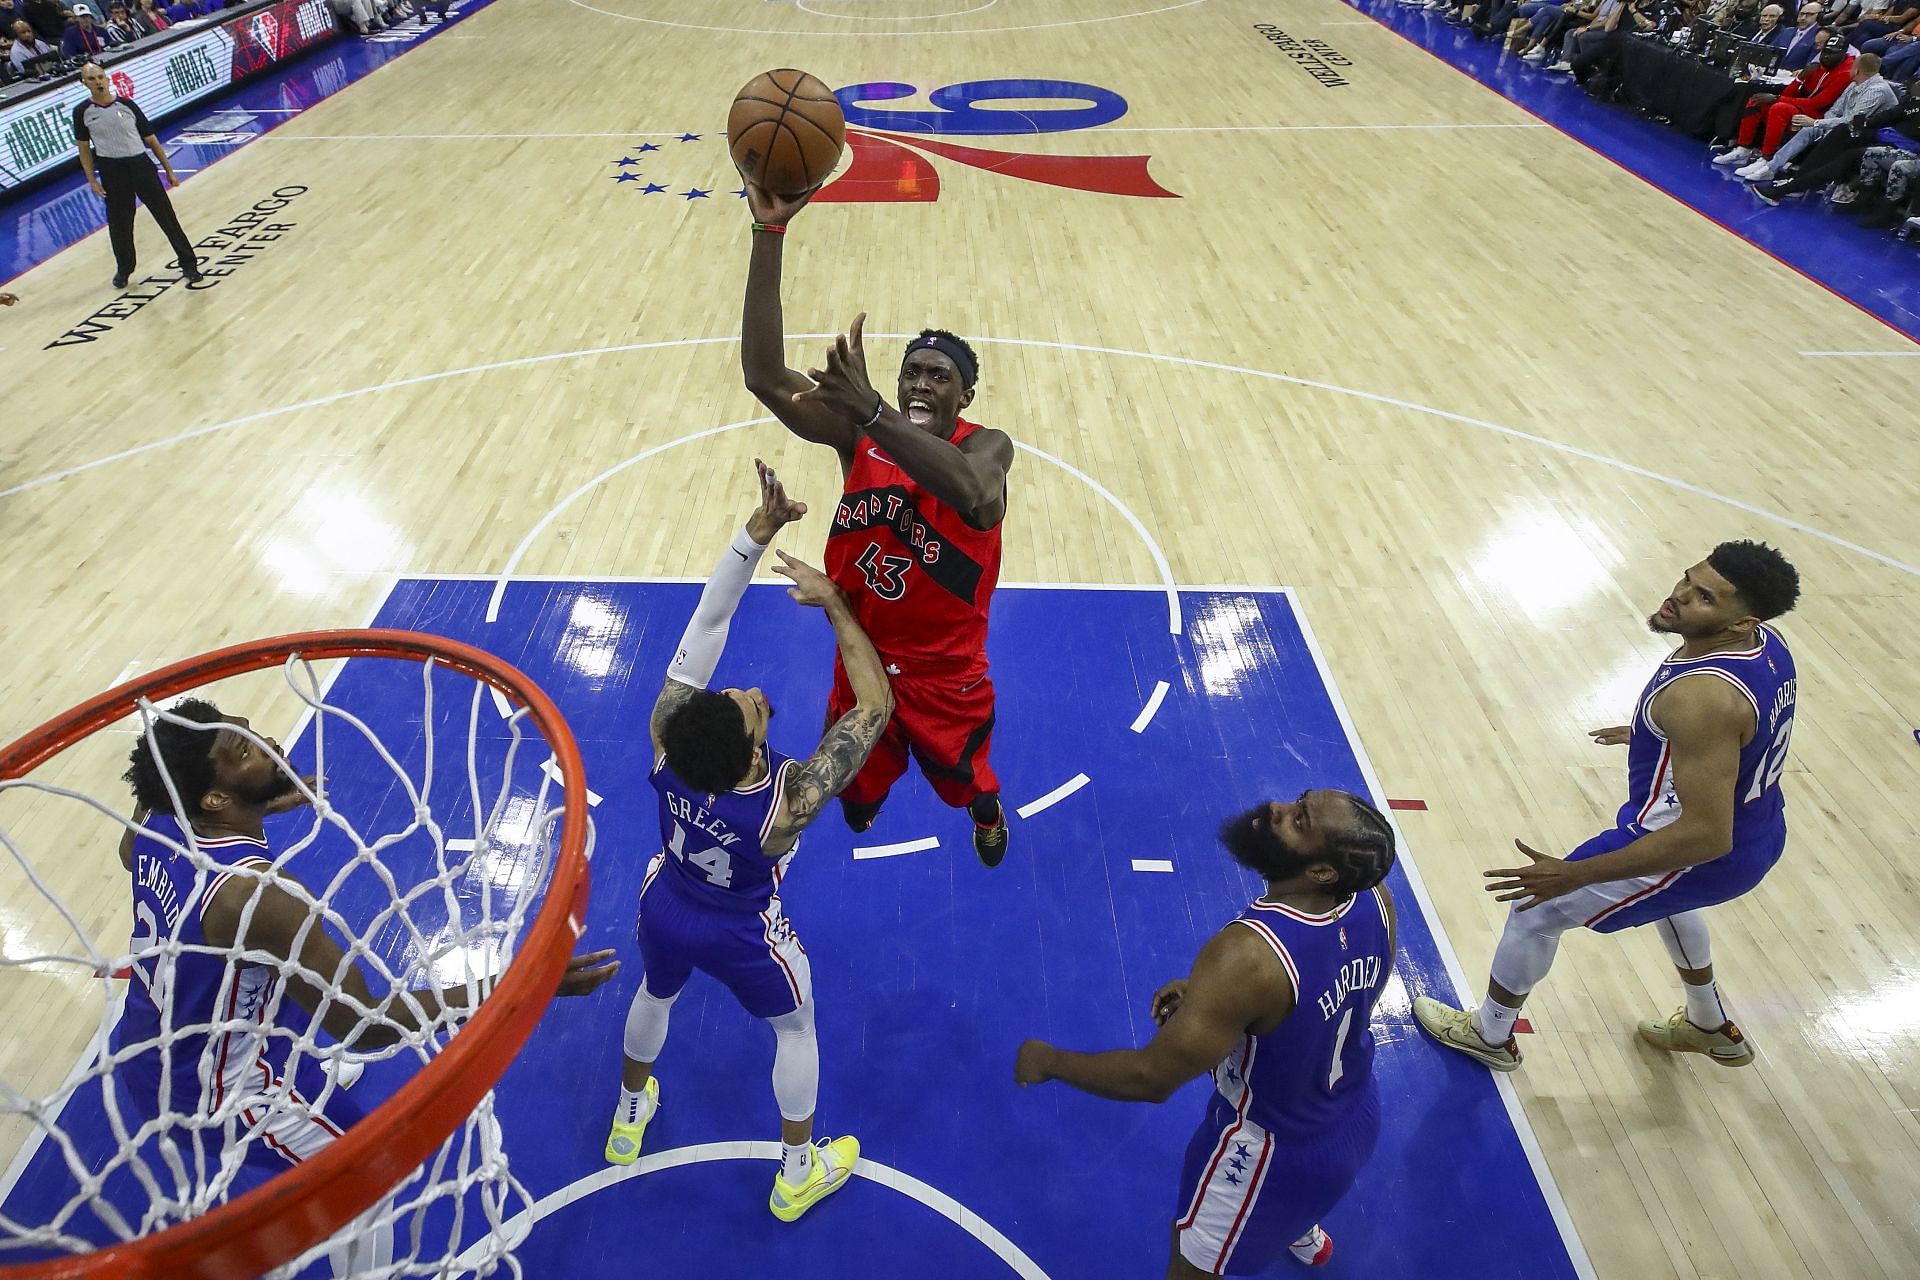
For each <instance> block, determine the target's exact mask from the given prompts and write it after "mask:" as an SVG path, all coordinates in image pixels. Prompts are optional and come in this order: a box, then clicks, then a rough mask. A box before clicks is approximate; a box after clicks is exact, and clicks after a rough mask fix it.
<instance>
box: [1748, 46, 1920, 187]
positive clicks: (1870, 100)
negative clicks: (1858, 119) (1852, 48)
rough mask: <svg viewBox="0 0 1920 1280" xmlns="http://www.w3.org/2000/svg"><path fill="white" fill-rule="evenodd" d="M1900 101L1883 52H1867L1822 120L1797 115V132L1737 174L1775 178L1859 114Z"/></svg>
mask: <svg viewBox="0 0 1920 1280" xmlns="http://www.w3.org/2000/svg"><path fill="white" fill-rule="evenodd" d="M1899 100H1900V95H1899V94H1897V93H1895V92H1894V88H1893V86H1892V85H1890V84H1888V83H1887V82H1886V80H1885V79H1884V78H1883V77H1882V76H1881V75H1880V58H1879V55H1877V54H1872V53H1863V54H1861V55H1860V56H1859V57H1857V58H1855V59H1854V60H1853V82H1852V83H1851V84H1849V85H1848V86H1847V87H1846V91H1845V92H1843V93H1842V94H1841V95H1840V96H1839V97H1838V98H1837V99H1835V100H1834V103H1833V105H1832V106H1830V107H1828V108H1827V111H1826V114H1825V115H1823V116H1821V117H1819V118H1818V119H1815V118H1814V117H1812V116H1810V115H1796V116H1794V117H1793V120H1792V125H1793V129H1794V135H1793V136H1792V137H1791V138H1788V139H1787V140H1786V142H1785V143H1784V144H1782V146H1781V147H1780V149H1779V150H1778V151H1776V152H1774V153H1773V155H1772V157H1771V158H1770V159H1769V158H1767V157H1762V158H1760V159H1758V160H1755V161H1754V162H1753V163H1752V164H1750V165H1748V166H1747V167H1746V168H1744V169H1738V170H1735V176H1736V177H1741V178H1745V179H1746V180H1747V181H1749V182H1768V181H1771V180H1772V179H1773V178H1775V177H1777V176H1778V175H1779V174H1781V173H1783V172H1784V171H1785V170H1786V168H1787V166H1789V165H1791V164H1793V163H1794V162H1795V161H1796V160H1798V159H1799V157H1800V155H1801V153H1803V152H1804V151H1806V150H1807V148H1809V147H1811V146H1812V145H1813V144H1814V143H1816V142H1818V141H1819V140H1820V139H1821V138H1822V137H1823V136H1825V135H1826V134H1827V133H1828V132H1830V131H1831V130H1834V129H1841V128H1845V127H1846V125H1847V122H1848V121H1849V120H1851V119H1853V118H1854V117H1855V116H1868V115H1876V114H1878V113H1879V112H1882V111H1885V110H1886V109H1887V108H1888V107H1890V106H1892V105H1893V104H1894V103H1896V102H1898V101H1899ZM1779 105H1780V104H1779V103H1775V104H1774V105H1773V106H1772V107H1769V108H1768V110H1769V111H1772V110H1775V109H1777V108H1778V107H1779Z"/></svg>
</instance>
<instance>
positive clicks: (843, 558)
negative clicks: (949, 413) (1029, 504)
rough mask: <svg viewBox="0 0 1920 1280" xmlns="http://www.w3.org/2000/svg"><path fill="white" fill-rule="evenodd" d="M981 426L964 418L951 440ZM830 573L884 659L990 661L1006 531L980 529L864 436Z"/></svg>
mask: <svg viewBox="0 0 1920 1280" xmlns="http://www.w3.org/2000/svg"><path fill="white" fill-rule="evenodd" d="M978 430H980V426H979V424H978V423H973V422H968V421H967V420H966V419H965V418H961V419H960V420H959V425H958V426H957V427H955V429H954V432H953V435H952V437H951V441H950V442H951V443H953V444H956V445H957V444H959V443H960V442H961V441H962V440H965V439H966V438H967V437H968V436H970V435H972V434H973V433H974V432H976V431H978ZM827 576H828V577H829V578H832V579H833V581H834V584H835V585H836V586H838V587H839V588H840V589H841V590H842V591H844V592H846V593H847V598H848V599H849V600H851V601H852V602H853V611H854V616H855V617H857V618H859V619H860V625H861V627H862V628H863V629H865V631H866V633H867V635H868V636H869V637H870V638H871V639H872V640H873V647H874V648H875V649H877V650H879V651H880V654H881V656H882V657H885V658H904V659H907V660H909V661H915V662H930V661H932V662H958V661H963V660H968V659H972V660H976V661H981V662H984V661H985V658H986V651H987V603H988V601H989V600H990V599H991V598H992V597H993V588H994V585H995V584H996V583H998V582H999V581H1000V529H999V526H997V525H996V526H995V527H993V528H991V529H975V528H973V527H972V526H971V525H969V524H968V523H967V522H966V521H965V520H962V519H961V518H960V513H959V512H957V511H955V510H954V509H953V508H952V507H950V506H948V505H947V504H946V503H944V502H942V501H940V500H939V499H938V498H936V497H934V496H933V495H932V494H931V493H928V492H927V491H926V490H925V489H924V488H922V487H921V486H920V485H919V483H918V482H916V481H915V480H914V479H913V478H912V477H910V476H908V475H907V473H906V472H905V471H903V470H901V469H900V466H899V464H898V463H896V462H894V460H893V459H892V458H890V457H888V456H887V453H886V450H884V449H882V448H880V446H878V445H876V444H875V443H874V442H873V441H872V440H871V439H868V438H867V437H865V436H862V437H861V438H860V440H859V442H858V443H857V445H856V446H855V452H854V457H853V466H852V467H851V468H850V469H849V470H848V472H847V485H846V489H845V491H844V492H842V494H841V495H840V509H839V510H838V511H836V512H834V514H833V528H832V529H830V530H829V531H828V533H827Z"/></svg>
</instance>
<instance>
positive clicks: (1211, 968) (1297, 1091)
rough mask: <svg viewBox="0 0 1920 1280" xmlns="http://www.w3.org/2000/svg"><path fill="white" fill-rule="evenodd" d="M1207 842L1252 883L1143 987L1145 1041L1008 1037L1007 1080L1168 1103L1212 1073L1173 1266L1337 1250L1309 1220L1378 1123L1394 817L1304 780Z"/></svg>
mask: <svg viewBox="0 0 1920 1280" xmlns="http://www.w3.org/2000/svg"><path fill="white" fill-rule="evenodd" d="M1220 842H1221V843H1222V844H1224V845H1226V847H1227V852H1229V853H1230V854H1232V855H1233V857H1234V860H1235V861H1236V862H1238V863H1240V865H1242V866H1244V867H1246V868H1247V869H1248V870H1250V871H1253V872H1256V873H1258V874H1259V875H1260V876H1261V878H1262V879H1264V880H1265V881H1266V886H1267V887H1266V892H1265V893H1263V894H1262V895H1261V896H1260V897H1259V898H1256V899H1255V900H1254V901H1253V903H1252V904H1251V905H1249V906H1248V907H1247V909H1246V910H1244V911H1242V912H1241V913H1240V914H1239V915H1238V916H1236V917H1235V918H1234V919H1233V920H1232V921H1231V922H1229V923H1228V925H1227V926H1226V927H1225V928H1224V929H1221V930H1220V932H1218V933H1216V934H1215V935H1214V936H1213V937H1212V938H1211V939H1210V940H1209V941H1208V942H1207V945H1206V946H1204V947H1202V948H1201V949H1200V955H1199V958H1198V959H1197V960H1195V961H1194V965H1193V973H1192V975H1191V976H1190V977H1187V978H1184V979H1181V980H1178V981H1174V982H1170V983H1168V984H1167V985H1166V986H1164V987H1162V988H1160V990H1158V991H1156V992H1154V995H1153V1010H1152V1011H1153V1017H1154V1021H1156V1022H1158V1023H1159V1024H1160V1030H1159V1032H1158V1033H1157V1034H1156V1035H1155V1036H1154V1037H1153V1039H1152V1041H1151V1042H1149V1043H1148V1044H1147V1046H1146V1047H1145V1048H1143V1049H1116V1050H1113V1051H1111V1052H1109V1053H1070V1052H1068V1051H1066V1050H1063V1049H1056V1048H1054V1047H1053V1046H1052V1045H1050V1044H1047V1043H1045V1042H1044V1041H1040V1040H1029V1041H1027V1042H1026V1043H1025V1044H1023V1045H1021V1046H1020V1053H1019V1056H1018V1057H1017V1058H1016V1060H1015V1062H1014V1078H1015V1079H1016V1080H1017V1081H1018V1082H1019V1083H1021V1084H1023V1085H1026V1084H1045V1083H1046V1082H1047V1081H1049V1080H1060V1081H1063V1082H1065V1083H1067V1084H1070V1085H1072V1086H1074V1087H1075V1088H1076V1089H1084V1090H1085V1091H1086V1092H1088V1093H1092V1094H1097V1095H1099V1096H1100V1097H1103V1098H1113V1099H1115V1100H1117V1101H1120V1102H1164V1101H1166V1099H1167V1098H1169V1097H1171V1096H1172V1095H1173V1092H1174V1090H1176V1089H1178V1088H1179V1087H1180V1086H1181V1085H1183V1084H1185V1083H1186V1082H1187V1081H1189V1080H1192V1079H1193V1078H1194V1077H1196V1076H1198V1075H1201V1074H1202V1073H1204V1072H1211V1073H1212V1075H1213V1082H1214V1086H1215V1091H1214V1094H1213V1097H1212V1098H1211V1100H1210V1101H1209V1103H1208V1106H1207V1114H1206V1118H1205V1119H1204V1120H1203V1121H1202V1122H1201V1125H1200V1129H1199V1131H1198V1132H1197V1133H1195V1134H1194V1137H1193V1141H1192V1142H1191V1143H1190V1144H1189V1145H1188V1147H1187V1159H1186V1170H1185V1173H1184V1174H1183V1175H1182V1177H1181V1182H1180V1198H1179V1200H1178V1202H1177V1204H1178V1211H1179V1214H1180V1216H1179V1217H1178V1218H1177V1219H1176V1220H1175V1221H1174V1224H1173V1248H1172V1256H1171V1257H1170V1258H1169V1259H1168V1262H1167V1275H1168V1277H1169V1278H1170V1280H1178V1278H1180V1277H1187V1276H1202V1275H1246V1274H1251V1273H1253V1272H1257V1271H1262V1270H1264V1269H1265V1268H1266V1267H1268V1266H1269V1265H1271V1264H1272V1263H1273V1262H1274V1261H1276V1260H1277V1259H1278V1258H1279V1257H1280V1256H1281V1255H1282V1254H1285V1253H1291V1254H1292V1255H1293V1256H1294V1257H1295V1258H1297V1259H1299V1260H1300V1261H1301V1262H1304V1263H1306V1264H1307V1265H1309V1266H1315V1267H1317V1266H1320V1265H1322V1264H1323V1263H1325V1262H1326V1261H1327V1259H1329V1258H1331V1257H1332V1256H1333V1239H1332V1237H1330V1236H1329V1235H1327V1233H1326V1231H1325V1230H1324V1229H1323V1228H1322V1227H1321V1226H1320V1220H1321V1218H1322V1216H1323V1215H1325V1214H1326V1212H1327V1211H1328V1210H1330V1209H1332V1208H1333V1206H1334V1205H1335V1204H1337V1203H1338V1202H1339V1200H1340V1198H1341V1197H1342V1196H1344V1195H1345V1194H1346V1193H1347V1189H1348V1188H1349V1187H1351V1186H1352V1185H1353V1181H1354V1179H1355V1178H1356V1177H1357V1176H1358V1175H1359V1173H1360V1169H1361V1168H1362V1166H1364V1165H1365V1164H1366V1162H1367V1160H1368V1158H1369V1157H1371V1156H1372V1155H1373V1148H1374V1144H1375V1143H1376V1142H1377V1141H1378V1140H1379V1137H1380V1107H1379V1102H1378V1100H1377V1098H1376V1096H1375V1093H1374V1086H1373V1031H1372V1028H1371V1026H1370V1025H1369V1024H1370V1022H1371V1019H1372V1015H1373V1004H1374V1001H1375V1000H1376V999H1377V998H1378V997H1379V994H1380V990H1381V987H1382V985H1383V984H1384V983H1385V982H1386V980H1387V975H1388V974H1389V973H1391V972H1392V971H1393V947H1394V916H1393V899H1392V898H1391V897H1390V896H1389V895H1388V893H1387V887H1386V885H1385V884H1384V883H1382V882H1383V881H1384V880H1385V879H1386V877H1387V873H1388V872H1389V871H1391V870H1392V869H1393V863H1394V858H1395V844H1394V834H1393V827H1392V826H1391V825H1390V824H1389V823H1388V822H1387V819H1386V817H1385V816H1384V815H1383V814H1381V812H1380V811H1379V810H1378V809H1376V808H1374V807H1373V806H1372V805H1371V804H1368V803H1367V802H1366V801H1365V800H1362V799H1361V798H1360V797H1359V796H1356V795H1352V794H1350V793H1348V792H1345V791H1318V790H1316V791H1308V792H1306V793H1304V794H1303V795H1301V797H1300V798H1299V799H1298V800H1294V801H1291V802H1289V801H1283V800H1273V801H1269V802H1267V803H1266V804H1262V805H1256V806H1255V807H1254V808H1252V809H1249V810H1247V811H1246V812H1245V813H1242V814H1239V815H1238V816H1236V817H1233V818H1230V819H1228V820H1227V822H1226V823H1225V824H1224V825H1223V826H1222V827H1221V828H1220Z"/></svg>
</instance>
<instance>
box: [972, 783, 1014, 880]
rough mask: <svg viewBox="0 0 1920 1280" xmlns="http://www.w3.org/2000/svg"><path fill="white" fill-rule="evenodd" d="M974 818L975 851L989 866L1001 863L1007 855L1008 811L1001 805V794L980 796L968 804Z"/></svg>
mask: <svg viewBox="0 0 1920 1280" xmlns="http://www.w3.org/2000/svg"><path fill="white" fill-rule="evenodd" d="M967 813H968V816H970V817H971V818H972V819H973V851H974V852H975V853H977V854H979V855H980V861H981V862H983V863H985V864H986V865H987V866H989V867H997V866H999V865H1000V859H1002V858H1004V857H1006V856H1007V811H1006V810H1005V809H1003V808H1001V807H1000V797H999V796H980V797H978V798H976V799H975V800H974V802H973V803H972V804H970V805H968V806H967Z"/></svg>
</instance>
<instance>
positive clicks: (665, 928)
mask: <svg viewBox="0 0 1920 1280" xmlns="http://www.w3.org/2000/svg"><path fill="white" fill-rule="evenodd" d="M664 857H665V855H664V854H655V855H654V859H653V865H652V866H650V867H649V868H648V869H647V877H646V879H645V880H644V881H643V882H642V884H641V888H640V915H639V919H638V920H637V922H636V923H635V925H634V939H635V941H636V942H638V943H639V945H640V962H641V965H642V968H643V970H644V976H643V977H642V978H641V979H640V987H639V989H638V990H636V991H635V992H634V993H633V1003H632V1004H631V1005H629V1006H628V1008H627V1029H626V1035H625V1037H624V1045H623V1048H622V1052H623V1055H624V1057H625V1062H624V1063H623V1064H622V1066H621V1069H620V1101H619V1103H618V1104H616V1105H615V1107H614V1111H613V1124H612V1127H611V1128H610V1129H609V1131H608V1133H607V1147H606V1153H605V1154H606V1158H607V1161H608V1163H610V1164H632V1163H633V1162H634V1161H635V1160H636V1159H638V1158H639V1156H640V1146H641V1143H642V1142H643V1141H645V1139H646V1134H647V1125H648V1123H649V1122H651V1121H652V1119H653V1117H654V1113H655V1112H657V1111H658V1110H659V1109H660V1082H659V1081H658V1080H656V1079H654V1077H653V1064H654V1063H656V1062H658V1061H659V1060H660V1051H661V1049H662V1048H663V1047H664V1046H665V1045H666V1042H667V1022H668V1018H669V1016H670V1015H671V1014H672V1012H673V1002H674V1001H675V1000H677V999H679V998H680V991H681V989H682V988H683V987H685V986H686V985H687V979H688V978H689V977H691V976H692V975H693V959H692V954H691V948H690V947H689V946H688V945H687V941H686V939H685V936H684V935H685V934H686V933H687V931H688V930H689V928H693V927H697V924H698V922H697V921H690V920H689V919H688V918H687V917H688V915H689V914H690V913H689V911H688V910H687V907H686V904H684V903H682V902H680V901H679V899H678V898H676V897H675V896H674V895H673V893H672V892H671V891H670V890H657V889H656V883H655V882H656V878H657V877H658V876H659V874H660V870H661V864H662V861H663V860H664Z"/></svg>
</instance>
